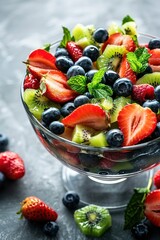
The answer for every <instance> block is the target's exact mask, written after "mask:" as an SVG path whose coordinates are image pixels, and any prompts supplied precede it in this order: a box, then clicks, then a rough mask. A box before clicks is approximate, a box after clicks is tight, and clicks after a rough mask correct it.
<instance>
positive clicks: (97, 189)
mask: <svg viewBox="0 0 160 240" xmlns="http://www.w3.org/2000/svg"><path fill="white" fill-rule="evenodd" d="M139 38H140V42H142V43H147V42H148V41H149V40H150V39H151V38H154V37H153V36H150V35H147V34H140V35H139ZM58 43H59V42H56V43H55V44H53V47H52V50H53V51H54V49H55V48H56V47H57V46H58ZM21 99H22V102H23V105H24V108H25V111H26V113H27V115H28V118H29V120H30V123H31V125H32V127H33V129H34V131H35V133H36V135H37V137H38V138H39V140H40V142H41V143H42V144H43V146H44V147H45V148H46V149H47V150H48V151H49V152H50V153H51V154H52V155H53V156H54V159H55V158H56V159H57V160H59V161H61V163H62V164H63V165H62V166H63V169H62V178H63V183H64V187H65V189H66V190H74V191H76V192H78V193H79V195H80V198H81V201H82V202H83V203H84V204H91V203H92V204H98V205H101V206H105V207H107V208H108V209H117V208H122V207H125V206H126V204H127V203H128V200H129V198H130V196H131V195H132V193H133V188H135V187H146V186H147V183H148V179H149V178H150V177H151V175H152V169H153V168H154V167H155V166H156V165H157V164H158V163H159V161H160V137H159V138H157V139H154V140H151V141H148V142H145V143H141V144H137V145H134V146H127V147H119V148H110V147H103V148H98V147H92V146H87V145H82V144H77V143H74V142H71V141H69V140H67V139H64V138H62V137H60V136H58V135H55V134H53V133H52V132H50V131H49V130H48V129H47V128H45V127H44V126H43V125H42V124H41V123H40V122H39V121H38V120H37V119H36V118H35V117H34V116H33V115H32V114H31V112H30V111H29V109H28V107H27V105H26V103H25V102H24V101H23V84H22V88H21ZM54 159H53V160H54Z"/></svg>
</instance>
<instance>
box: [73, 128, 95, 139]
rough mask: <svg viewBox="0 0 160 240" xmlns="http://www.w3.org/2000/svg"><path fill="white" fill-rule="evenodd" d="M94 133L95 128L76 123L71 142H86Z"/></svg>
mask: <svg viewBox="0 0 160 240" xmlns="http://www.w3.org/2000/svg"><path fill="white" fill-rule="evenodd" d="M94 133H95V130H94V129H93V128H90V127H87V126H84V125H82V124H77V125H76V126H75V128H74V130H73V135H72V142H76V143H84V142H85V143H87V142H88V141H89V139H90V138H91V136H92V135H93V134H94Z"/></svg>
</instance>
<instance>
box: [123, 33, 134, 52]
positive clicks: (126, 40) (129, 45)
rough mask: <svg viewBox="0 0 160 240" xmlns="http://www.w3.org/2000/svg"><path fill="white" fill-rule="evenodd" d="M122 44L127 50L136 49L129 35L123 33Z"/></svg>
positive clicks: (132, 50)
mask: <svg viewBox="0 0 160 240" xmlns="http://www.w3.org/2000/svg"><path fill="white" fill-rule="evenodd" d="M122 45H123V46H125V48H126V49H127V51H129V52H134V51H135V49H136V44H135V42H134V41H133V39H132V37H131V36H129V35H123V41H122Z"/></svg>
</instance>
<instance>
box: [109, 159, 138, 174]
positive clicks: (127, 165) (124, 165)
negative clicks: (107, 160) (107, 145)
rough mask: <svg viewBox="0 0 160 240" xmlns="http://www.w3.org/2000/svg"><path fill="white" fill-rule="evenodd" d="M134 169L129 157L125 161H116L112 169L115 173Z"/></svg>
mask: <svg viewBox="0 0 160 240" xmlns="http://www.w3.org/2000/svg"><path fill="white" fill-rule="evenodd" d="M132 169H133V165H132V164H131V162H129V161H127V159H126V161H125V162H119V163H116V164H115V165H114V166H113V167H112V171H113V172H115V173H117V172H119V171H122V170H132Z"/></svg>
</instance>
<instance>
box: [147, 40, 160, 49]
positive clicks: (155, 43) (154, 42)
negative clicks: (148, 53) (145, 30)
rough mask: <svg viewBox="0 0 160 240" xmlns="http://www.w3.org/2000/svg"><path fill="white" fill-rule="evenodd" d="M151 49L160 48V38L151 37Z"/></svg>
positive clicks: (149, 44) (149, 45)
mask: <svg viewBox="0 0 160 240" xmlns="http://www.w3.org/2000/svg"><path fill="white" fill-rule="evenodd" d="M148 47H149V49H155V48H160V39H157V38H154V39H151V40H150V41H149V43H148Z"/></svg>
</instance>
